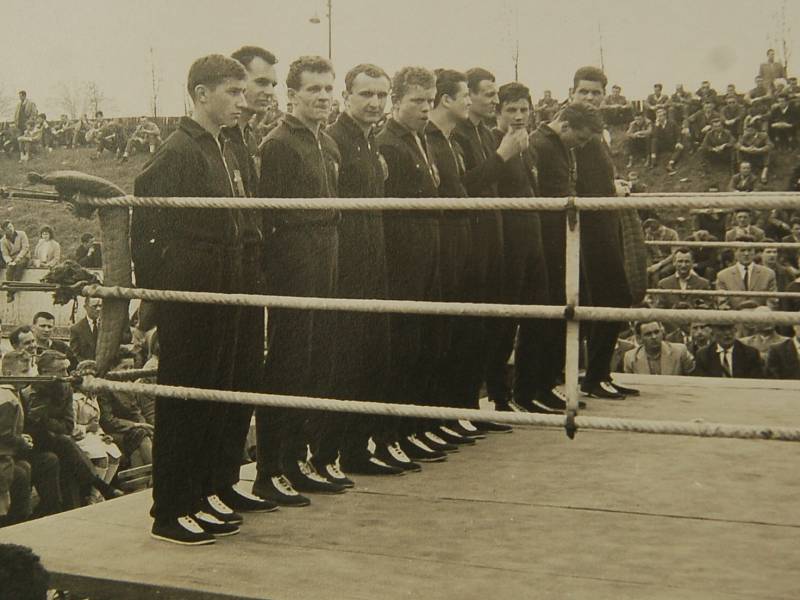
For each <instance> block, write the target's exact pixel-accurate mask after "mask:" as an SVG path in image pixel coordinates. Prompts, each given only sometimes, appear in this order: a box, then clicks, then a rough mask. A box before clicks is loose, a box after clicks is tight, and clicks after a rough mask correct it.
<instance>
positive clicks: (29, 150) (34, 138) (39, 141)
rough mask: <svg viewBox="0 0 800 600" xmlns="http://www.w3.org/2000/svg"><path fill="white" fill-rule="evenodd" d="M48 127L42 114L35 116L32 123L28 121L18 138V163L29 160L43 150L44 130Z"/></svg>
mask: <svg viewBox="0 0 800 600" xmlns="http://www.w3.org/2000/svg"><path fill="white" fill-rule="evenodd" d="M49 127H50V126H49V125H48V124H47V121H46V119H45V115H44V114H40V115H37V117H36V119H35V120H34V121H30V122H28V124H27V127H26V128H25V131H24V133H23V134H22V135H21V136H19V138H18V140H17V141H18V142H19V162H21V163H25V162H28V161H29V160H30V159H31V155H32V154H34V153H35V152H38V151H40V150H43V149H44V147H45V146H44V135H45V130H47V129H49Z"/></svg>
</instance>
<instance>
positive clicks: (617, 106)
mask: <svg viewBox="0 0 800 600" xmlns="http://www.w3.org/2000/svg"><path fill="white" fill-rule="evenodd" d="M600 112H601V113H602V114H603V118H604V119H605V122H606V123H607V124H608V125H621V124H624V123H629V122H630V121H631V119H632V118H633V105H632V104H631V103H630V102H628V99H627V98H626V97H625V96H623V95H622V88H621V87H620V86H618V85H614V86H612V87H611V93H610V94H609V95H608V96H606V97H605V98H604V99H603V104H602V106H601V107H600Z"/></svg>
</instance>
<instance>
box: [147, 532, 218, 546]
mask: <svg viewBox="0 0 800 600" xmlns="http://www.w3.org/2000/svg"><path fill="white" fill-rule="evenodd" d="M150 537H151V538H153V539H154V540H159V541H161V542H169V543H170V544H176V545H178V546H210V545H211V544H213V543H214V542H215V541H216V540H215V539H210V540H202V541H197V542H182V541H180V540H174V539H172V538H168V537H165V536H163V535H158V534H157V533H153V532H152V531H151V532H150Z"/></svg>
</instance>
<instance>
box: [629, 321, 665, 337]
mask: <svg viewBox="0 0 800 600" xmlns="http://www.w3.org/2000/svg"><path fill="white" fill-rule="evenodd" d="M650 323H657V324H658V328H659V329H661V330H662V331H663V329H664V326H663V325H662V324H661V321H656V320H655V319H650V320H645V321H636V322H635V323H634V324H633V330H634V331H635V332H636V335H641V334H642V325H649V324H650Z"/></svg>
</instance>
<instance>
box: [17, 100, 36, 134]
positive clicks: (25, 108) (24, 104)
mask: <svg viewBox="0 0 800 600" xmlns="http://www.w3.org/2000/svg"><path fill="white" fill-rule="evenodd" d="M37 114H39V111H38V110H36V104H35V103H34V102H33V100H30V99H29V98H28V92H26V91H25V90H20V92H19V104H17V109H16V111H15V112H14V124H15V125H16V126H17V131H19V132H23V131H25V130H26V129H27V127H28V124H29V123H33V121H34V120H35V119H36V115H37Z"/></svg>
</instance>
